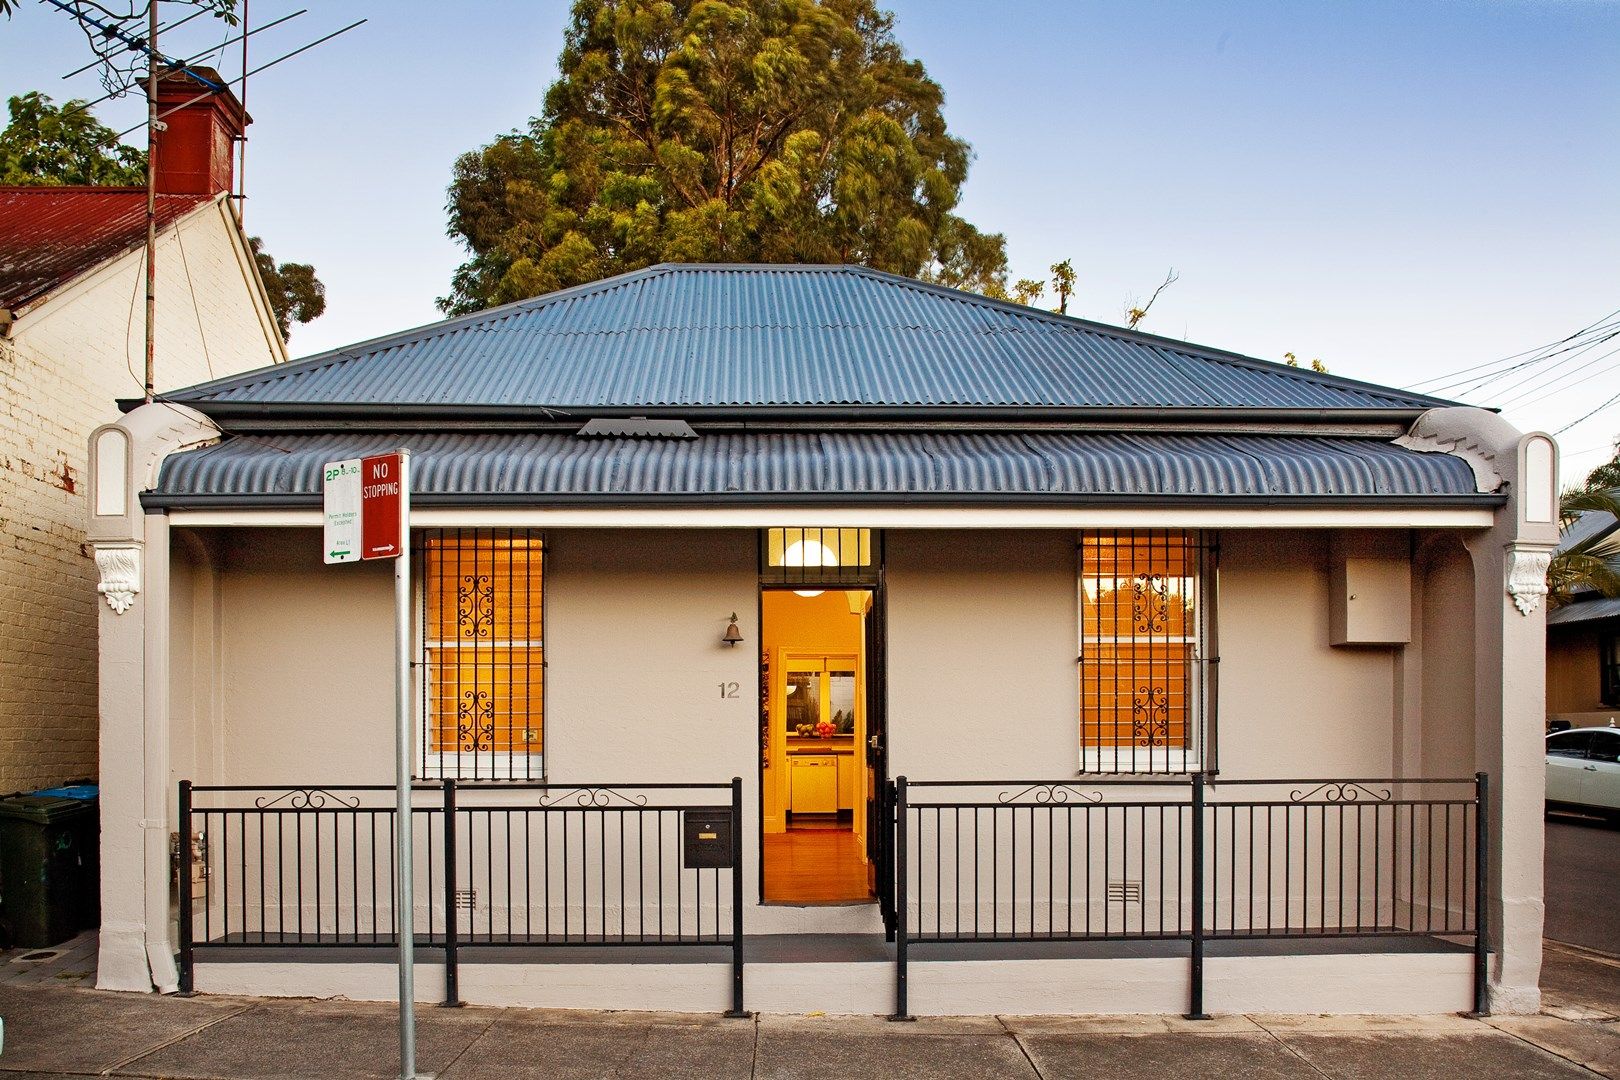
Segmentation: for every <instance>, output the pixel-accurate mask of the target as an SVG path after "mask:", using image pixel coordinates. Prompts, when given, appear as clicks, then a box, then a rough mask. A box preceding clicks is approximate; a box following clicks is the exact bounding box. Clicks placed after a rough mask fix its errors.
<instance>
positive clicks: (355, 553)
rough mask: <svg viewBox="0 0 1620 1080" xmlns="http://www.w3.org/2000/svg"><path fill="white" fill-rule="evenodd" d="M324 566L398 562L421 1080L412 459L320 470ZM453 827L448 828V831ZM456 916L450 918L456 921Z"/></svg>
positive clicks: (404, 856) (402, 934)
mask: <svg viewBox="0 0 1620 1080" xmlns="http://www.w3.org/2000/svg"><path fill="white" fill-rule="evenodd" d="M322 479H323V482H324V485H325V486H324V490H323V496H322V497H323V501H324V507H325V510H324V513H325V530H324V532H323V534H322V544H321V551H322V558H323V560H324V561H325V562H327V563H333V564H335V563H351V562H361V561H364V560H369V559H393V560H394V820H395V827H394V837H395V842H396V844H397V845H398V848H397V850H396V851H395V854H394V865H395V866H397V867H399V883H398V888H397V891H396V893H395V895H396V896H398V898H399V899H398V902H397V903H396V904H395V913H394V921H395V922H396V923H397V924H398V927H399V1075H400V1077H401V1078H402V1080H416V927H415V922H416V896H415V891H416V890H415V886H416V875H415V867H414V866H413V865H412V863H413V861H414V860H413V858H412V856H414V855H415V853H416V844H415V840H414V837H413V836H412V828H411V825H412V821H411V452H410V451H409V450H404V449H401V450H399V451H397V452H395V453H392V454H377V455H374V456H372V457H363V458H348V459H346V460H344V461H329V462H327V463H326V466H325V468H324V469H323V470H322ZM449 824H450V823H448V822H447V823H446V825H447V827H448V825H449ZM454 914H455V913H454V912H451V913H449V916H447V917H454Z"/></svg>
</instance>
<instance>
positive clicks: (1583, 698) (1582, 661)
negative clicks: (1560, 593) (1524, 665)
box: [1547, 511, 1620, 727]
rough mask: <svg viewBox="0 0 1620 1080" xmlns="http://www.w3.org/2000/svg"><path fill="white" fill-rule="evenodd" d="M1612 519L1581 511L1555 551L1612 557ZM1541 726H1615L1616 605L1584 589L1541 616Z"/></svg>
mask: <svg viewBox="0 0 1620 1080" xmlns="http://www.w3.org/2000/svg"><path fill="white" fill-rule="evenodd" d="M1616 529H1620V521H1616V520H1615V517H1614V515H1613V514H1607V513H1603V512H1601V511H1587V512H1585V513H1583V514H1581V515H1579V516H1578V517H1577V518H1576V519H1575V520H1574V521H1572V522H1570V523H1569V525H1568V527H1567V528H1565V529H1564V531H1563V537H1562V539H1561V540H1560V541H1559V545H1558V550H1559V551H1560V552H1562V551H1568V550H1571V549H1578V550H1579V551H1580V552H1581V553H1585V554H1591V555H1594V556H1597V557H1599V558H1612V557H1613V556H1614V553H1615V542H1616V539H1617V538H1616V537H1615V530H1616ZM1547 720H1548V722H1549V724H1550V723H1552V722H1555V721H1558V722H1562V723H1563V724H1564V725H1567V726H1570V727H1594V726H1595V727H1606V726H1610V725H1612V724H1614V723H1616V722H1620V601H1617V600H1615V599H1614V598H1612V597H1606V596H1603V595H1601V594H1600V593H1598V592H1596V591H1594V590H1590V589H1580V590H1577V592H1576V594H1575V595H1574V596H1573V597H1571V598H1570V602H1569V603H1566V604H1563V605H1561V606H1560V607H1557V608H1554V609H1553V610H1552V611H1550V612H1548V613H1547Z"/></svg>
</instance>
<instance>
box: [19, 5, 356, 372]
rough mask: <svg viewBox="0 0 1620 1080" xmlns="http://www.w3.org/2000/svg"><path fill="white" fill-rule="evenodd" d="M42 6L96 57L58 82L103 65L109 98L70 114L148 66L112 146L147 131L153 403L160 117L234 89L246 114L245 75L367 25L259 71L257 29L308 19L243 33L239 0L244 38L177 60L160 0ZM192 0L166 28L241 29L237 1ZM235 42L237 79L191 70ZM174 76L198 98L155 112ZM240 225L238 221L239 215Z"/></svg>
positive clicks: (129, 83)
mask: <svg viewBox="0 0 1620 1080" xmlns="http://www.w3.org/2000/svg"><path fill="white" fill-rule="evenodd" d="M40 2H41V3H42V4H45V5H47V6H49V7H54V8H56V9H57V10H59V11H62V12H64V13H66V14H67V15H68V16H69V17H71V18H72V19H74V20H75V21H76V22H77V23H78V24H79V28H80V29H81V30H82V31H83V32H84V35H85V38H86V40H88V41H89V43H90V49H91V51H92V52H94V53H95V55H96V59H95V60H93V61H91V62H90V63H89V64H86V65H84V66H82V67H80V68H77V69H75V70H74V71H70V72H68V73H67V74H66V75H64V76H63V78H64V79H66V78H71V77H72V76H74V75H78V74H81V73H83V72H85V71H88V70H90V69H91V68H93V67H96V66H97V65H100V66H101V69H102V70H101V83H102V86H103V88H105V89H106V91H107V93H106V94H104V95H103V96H102V97H100V98H97V99H96V100H95V101H93V102H87V103H85V104H82V105H77V106H75V107H74V110H73V111H79V110H82V109H88V108H90V107H91V106H92V105H96V104H100V103H101V102H103V101H106V100H108V99H109V98H114V97H120V96H122V95H123V94H126V93H128V92H129V91H131V90H133V89H134V88H135V87H136V86H138V85H139V84H140V82H141V76H142V74H143V72H142V70H141V69H142V68H143V67H144V69H145V70H144V76H145V83H146V120H145V122H144V123H141V124H136V125H135V126H134V127H131V128H128V129H126V130H124V131H121V132H118V133H117V135H115V136H113V138H112V140H110V141H116V140H118V139H122V138H123V137H124V136H125V135H129V134H131V133H133V132H135V131H137V130H139V129H140V128H142V127H144V128H146V335H145V337H146V341H145V345H146V349H145V353H146V355H145V361H146V362H145V373H144V378H143V379H142V396H143V398H144V400H146V401H148V402H150V401H152V400H153V398H154V397H155V395H156V386H155V381H156V380H155V374H154V370H153V368H154V359H155V356H156V336H155V335H156V323H157V133H158V132H159V131H160V130H162V128H163V118H164V117H165V116H168V115H170V114H172V113H174V112H176V111H178V110H180V109H184V108H186V107H188V106H190V105H194V104H196V103H197V102H199V101H202V100H204V99H205V98H208V97H211V96H213V95H214V94H218V93H222V92H224V91H225V90H227V89H229V88H230V87H231V86H233V85H237V84H240V85H241V97H240V99H239V100H240V101H241V103H242V105H243V108H244V111H245V109H246V103H247V79H248V76H249V75H253V74H257V73H258V72H260V71H264V70H266V69H267V68H272V67H274V66H276V65H277V64H279V63H281V62H282V61H284V60H290V59H292V58H293V57H294V56H297V55H298V54H299V53H303V52H307V51H309V50H310V49H313V48H314V47H315V46H317V45H320V44H323V43H325V42H328V41H331V40H332V39H333V38H335V37H337V36H338V35H340V34H346V33H348V32H349V31H350V30H353V29H354V28H355V27H357V26H360V25H362V24H363V23H365V22H366V21H367V20H365V19H358V20H356V21H355V22H352V23H350V24H349V25H348V26H345V27H342V28H341V29H338V30H334V31H333V32H332V33H330V34H327V35H325V36H324V37H320V38H317V39H315V40H314V41H311V42H309V43H308V44H306V45H302V46H300V47H299V48H296V49H293V50H292V51H291V52H287V53H283V54H282V55H281V56H278V57H276V58H275V59H274V60H271V61H270V62H269V63H266V64H261V65H260V66H259V67H257V68H255V69H252V70H249V69H248V66H247V63H248V44H247V41H248V38H250V37H252V36H253V35H254V34H256V33H259V32H261V31H264V30H269V29H270V28H271V27H274V26H279V25H281V24H282V23H284V22H287V21H288V20H290V19H294V18H297V17H298V16H300V15H303V14H305V11H304V10H300V11H296V12H294V13H292V14H291V15H287V16H284V17H282V18H280V19H276V20H274V21H272V22H269V23H266V24H265V25H264V26H261V27H259V28H258V29H257V30H250V29H248V28H247V8H248V0H241V7H242V17H241V20H240V23H241V26H242V33H241V34H240V35H239V36H238V37H235V38H229V37H228V38H227V39H226V40H225V41H223V42H221V43H220V44H219V45H215V46H213V47H211V48H209V49H206V50H204V51H203V52H201V53H198V54H197V55H196V56H192V57H187V58H179V57H170V56H165V55H164V54H163V53H162V52H160V51H159V49H158V36H159V34H160V33H161V32H162V30H163V29H164V28H163V27H162V26H160V25H159V20H158V0H146V3H145V5H144V7H140V6H137V5H136V4H135V3H134V0H130V7H129V9H128V13H127V14H122V15H120V14H117V13H115V12H113V11H110V10H109V9H108V7H107V6H106V5H104V4H101V3H96V2H94V0H40ZM189 2H191V3H193V4H194V6H196V7H197V8H198V10H197V11H194V12H192V13H191V14H190V15H187V16H186V17H185V18H183V19H180V20H178V21H177V22H174V23H171V24H170V25H169V27H168V29H170V30H173V29H176V28H178V27H180V26H183V25H185V24H186V23H188V22H190V21H191V20H193V19H195V18H198V17H199V16H202V15H205V14H209V13H210V12H211V13H212V14H213V15H214V16H215V17H216V18H219V19H223V20H225V21H226V22H227V23H229V24H230V25H232V26H236V25H237V24H238V19H237V17H236V11H235V9H236V3H235V0H189ZM306 10H307V9H306ZM143 19H144V21H145V23H146V27H145V29H146V33H145V35H144V36H142V35H141V34H139V33H138V32H137V31H138V30H139V26H140V21H142V20H143ZM238 41H239V42H241V45H242V74H241V75H239V76H237V77H236V78H235V79H233V80H230V81H227V82H219V81H217V80H218V78H219V77H218V75H217V73H215V72H212V71H210V72H208V73H207V74H204V73H203V72H201V71H198V70H197V69H195V68H193V67H192V66H191V65H192V64H193V63H195V62H196V61H197V60H199V59H201V58H202V57H205V56H208V55H209V54H210V53H214V52H219V53H221V54H222V55H223V53H224V50H225V48H226V47H227V46H229V45H231V44H233V43H235V42H238ZM176 73H179V74H183V75H185V76H186V77H187V78H189V79H191V80H192V81H193V82H195V83H197V84H198V86H200V87H202V88H203V89H202V93H200V94H198V95H197V96H195V97H193V98H190V99H188V100H186V101H184V102H182V103H180V104H179V105H176V106H174V107H173V108H170V109H168V110H165V111H164V112H162V113H159V112H158V106H157V92H158V80H159V79H160V78H161V77H162V76H164V75H173V74H176ZM246 142H247V140H246V137H245V135H244V136H243V138H242V139H241V145H240V146H239V147H238V151H237V152H238V154H239V157H238V161H239V162H240V165H239V167H238V170H237V190H236V191H235V192H233V193H231V194H232V197H233V198H234V199H236V200H237V203H238V208H239V212H240V206H241V204H242V202H243V201H244V200H245V182H244V180H243V170H245V168H246V164H247V147H246ZM238 220H239V221H240V218H238Z"/></svg>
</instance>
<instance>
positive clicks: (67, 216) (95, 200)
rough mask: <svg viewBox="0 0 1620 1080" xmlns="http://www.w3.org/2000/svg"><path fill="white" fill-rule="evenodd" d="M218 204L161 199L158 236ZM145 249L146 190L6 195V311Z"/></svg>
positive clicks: (203, 198)
mask: <svg viewBox="0 0 1620 1080" xmlns="http://www.w3.org/2000/svg"><path fill="white" fill-rule="evenodd" d="M211 200H212V196H208V195H159V196H158V197H157V223H158V228H160V229H163V228H167V227H168V226H170V225H172V224H173V223H174V222H175V221H177V220H179V219H180V218H182V217H184V216H185V215H186V214H188V213H190V212H191V211H193V210H195V209H196V208H197V207H199V206H201V205H203V204H204V203H207V202H210V201H211ZM145 242H146V189H145V188H109V187H0V308H11V309H15V308H20V307H22V306H23V305H24V304H27V303H29V302H30V301H33V300H37V299H39V298H40V297H42V296H44V295H46V294H47V293H50V292H51V291H53V290H54V289H57V288H59V287H61V286H62V285H65V284H67V283H68V282H69V281H72V280H73V279H74V278H76V277H78V276H79V275H80V274H84V273H87V272H89V271H91V270H93V269H95V268H96V267H98V266H100V265H101V264H102V263H104V262H106V261H107V260H108V259H111V258H113V257H114V256H117V255H121V254H123V253H124V252H126V251H129V250H131V249H133V248H135V247H138V246H140V245H141V244H143V243H145Z"/></svg>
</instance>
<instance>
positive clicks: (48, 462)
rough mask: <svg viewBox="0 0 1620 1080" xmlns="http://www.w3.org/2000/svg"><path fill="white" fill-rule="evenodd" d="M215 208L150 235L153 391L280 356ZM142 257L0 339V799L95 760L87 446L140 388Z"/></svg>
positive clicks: (95, 278)
mask: <svg viewBox="0 0 1620 1080" xmlns="http://www.w3.org/2000/svg"><path fill="white" fill-rule="evenodd" d="M228 213H229V210H228V209H226V208H224V207H223V206H221V205H219V204H215V205H213V206H210V207H206V208H204V209H202V210H200V211H198V212H197V213H195V214H192V215H191V216H189V217H187V218H186V219H185V220H184V221H182V222H181V223H180V224H179V225H178V226H177V227H176V228H175V229H171V230H169V232H168V233H166V234H165V235H164V236H163V237H161V238H160V247H159V256H158V275H159V276H158V320H157V355H156V371H157V385H158V388H159V389H160V390H163V389H172V388H176V387H180V386H186V385H189V384H191V383H195V382H201V381H203V380H205V379H208V378H210V377H213V376H216V375H227V374H231V373H234V372H238V371H244V370H247V369H249V368H255V367H262V366H264V365H266V364H270V363H273V362H275V361H277V360H279V359H280V358H281V354H280V352H279V350H278V349H277V346H276V345H275V344H274V343H273V341H272V340H271V339H270V338H268V337H267V336H266V335H267V332H268V333H270V334H274V333H275V328H274V325H273V324H267V323H266V322H265V319H264V314H263V312H262V309H261V308H260V307H259V306H258V302H257V300H256V298H255V290H254V288H253V286H252V285H251V282H250V279H249V278H248V277H247V276H246V275H245V273H244V271H245V267H244V265H243V260H242V258H241V257H240V256H239V255H238V253H237V248H236V245H235V244H234V242H233V240H232V237H231V231H230V230H231V228H232V226H231V225H230V224H229V223H228V219H227V217H226V215H227V214H228ZM143 267H144V255H143V253H141V252H134V253H131V254H129V255H126V256H124V257H123V258H121V259H119V260H117V261H115V262H113V263H111V264H109V265H106V266H103V267H101V268H100V269H98V270H96V271H94V272H92V273H91V274H89V275H86V276H85V277H84V278H81V279H80V280H79V281H77V282H74V283H73V284H72V285H69V286H68V287H66V288H65V289H63V290H62V292H60V293H59V294H58V295H56V296H55V297H52V298H51V299H50V300H49V301H48V302H46V303H45V304H44V305H42V306H40V307H39V308H37V309H35V310H33V311H31V312H28V313H27V314H25V315H24V316H23V317H22V318H21V319H19V320H18V321H17V322H16V324H14V325H13V327H12V332H11V335H10V338H9V340H8V339H4V338H0V409H3V410H4V414H3V415H4V422H3V424H0V792H11V791H17V790H31V789H33V788H37V787H41V786H46V785H50V784H57V783H61V782H62V781H65V780H68V779H72V778H75V777H82V776H95V775H96V772H97V768H96V741H97V740H96V722H97V711H96V693H97V690H96V605H97V604H98V603H101V602H102V601H101V599H100V597H99V596H98V595H97V593H96V568H95V560H94V558H92V556H91V552H90V549H89V547H88V545H87V544H86V543H85V538H84V525H85V518H86V515H87V513H88V507H87V505H86V496H87V492H88V484H87V482H86V477H87V475H88V468H87V463H86V454H87V449H86V441H87V440H88V438H89V436H90V432H91V430H92V429H93V428H95V427H96V426H97V425H99V424H103V423H107V422H108V421H110V420H114V419H117V415H118V414H117V409H116V407H115V405H114V400H115V399H117V398H121V397H138V396H139V395H140V393H141V375H140V372H141V368H142V363H143V360H142V357H143V350H144V343H143V341H144V337H143V336H144V328H143V321H142V320H143V310H144V309H143V303H144V300H143V292H142V287H141V286H142V281H143V276H144V275H143Z"/></svg>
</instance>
